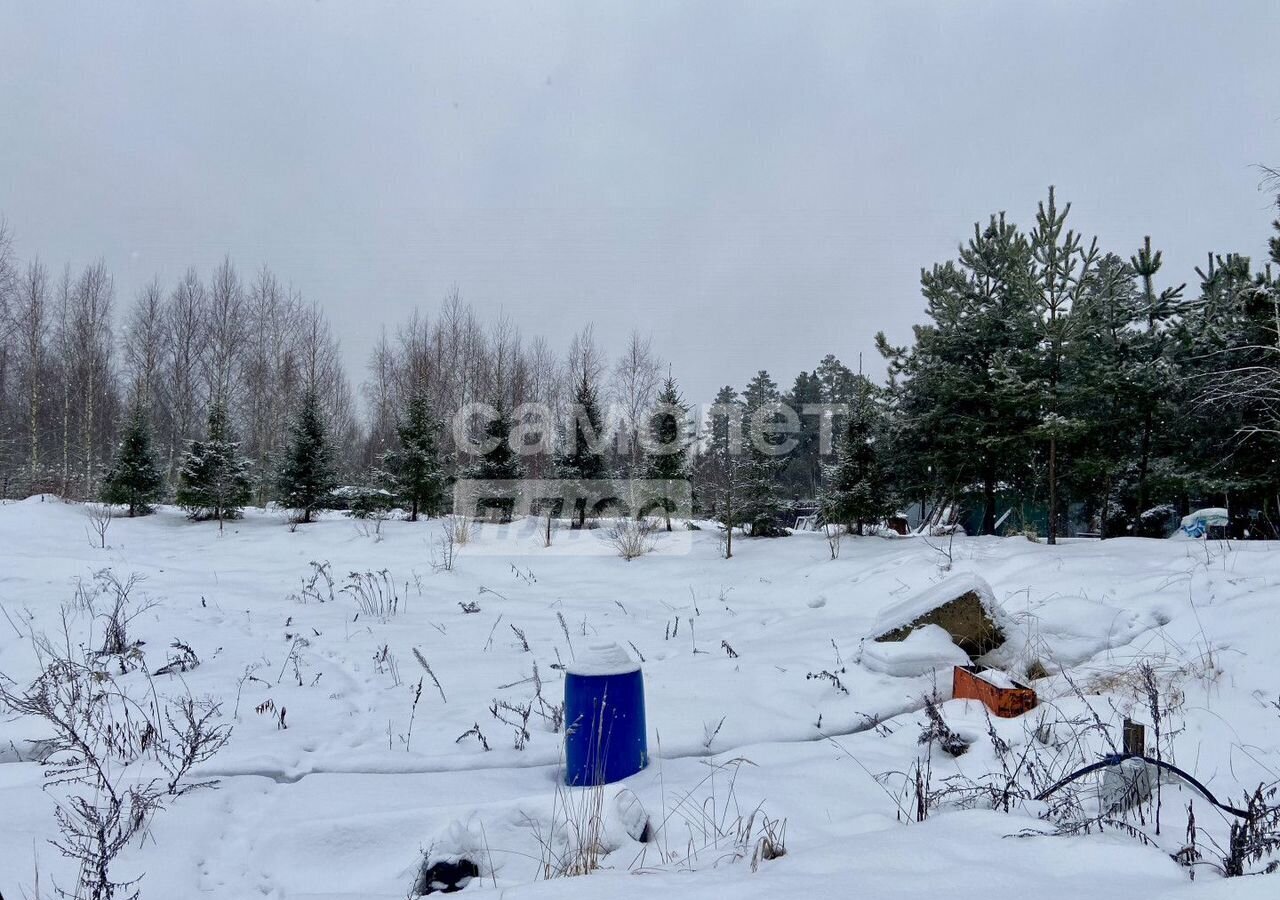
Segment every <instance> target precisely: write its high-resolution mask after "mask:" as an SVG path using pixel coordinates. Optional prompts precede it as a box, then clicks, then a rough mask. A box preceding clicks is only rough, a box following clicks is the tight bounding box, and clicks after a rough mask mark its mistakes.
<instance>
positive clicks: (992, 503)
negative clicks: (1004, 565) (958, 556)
mask: <svg viewBox="0 0 1280 900" xmlns="http://www.w3.org/2000/svg"><path fill="white" fill-rule="evenodd" d="M943 524H945V523H943ZM995 531H996V476H995V473H993V472H987V474H986V475H984V476H983V479H982V533H983V534H995Z"/></svg>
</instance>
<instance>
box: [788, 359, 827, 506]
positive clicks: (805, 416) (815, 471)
mask: <svg viewBox="0 0 1280 900" xmlns="http://www.w3.org/2000/svg"><path fill="white" fill-rule="evenodd" d="M828 359H834V357H828ZM783 402H785V403H786V404H787V406H789V407H791V409H793V410H795V412H796V413H797V414H798V415H799V417H800V431H799V432H798V433H797V434H796V448H795V449H794V450H793V451H791V452H790V453H789V454H787V459H786V463H785V467H784V470H783V473H782V480H783V484H784V485H785V488H786V490H787V493H788V495H789V496H791V497H794V498H797V499H800V498H804V499H806V500H811V499H813V498H815V497H817V496H818V488H819V485H820V483H821V481H822V455H823V454H822V450H823V447H822V435H823V429H824V428H830V427H831V425H830V424H829V423H828V422H827V421H825V419H826V418H828V417H829V414H814V412H813V409H814V408H815V407H817V408H821V407H820V404H823V403H825V402H826V401H825V400H824V399H823V392H822V382H821V380H820V379H819V378H818V375H817V373H816V372H801V373H800V374H799V375H797V376H796V380H795V381H794V382H793V383H792V385H791V390H790V391H789V392H788V393H787V395H786V397H785V398H784V400H783ZM828 449H829V448H828Z"/></svg>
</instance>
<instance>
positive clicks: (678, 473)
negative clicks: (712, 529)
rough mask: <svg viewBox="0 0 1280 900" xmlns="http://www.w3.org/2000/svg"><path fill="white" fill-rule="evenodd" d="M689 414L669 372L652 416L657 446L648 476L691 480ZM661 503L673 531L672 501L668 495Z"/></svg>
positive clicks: (651, 458)
mask: <svg viewBox="0 0 1280 900" xmlns="http://www.w3.org/2000/svg"><path fill="white" fill-rule="evenodd" d="M688 416H689V406H688V404H686V403H685V402H684V398H683V397H681V396H680V390H679V389H678V388H677V387H676V382H675V379H674V378H672V377H671V376H667V380H666V383H665V384H664V385H663V386H662V391H661V392H660V393H659V394H658V404H657V406H656V407H655V408H654V410H653V413H652V414H651V415H650V417H649V434H650V437H651V440H652V443H653V445H654V447H653V450H652V451H651V452H650V454H649V466H648V471H647V472H646V475H647V477H648V478H650V479H653V480H655V481H664V482H672V481H688V480H689V445H690V444H691V443H692V439H691V437H690V435H689V419H688ZM661 506H662V511H663V514H664V517H665V519H666V522H667V531H670V530H671V513H672V511H673V505H672V502H671V500H669V499H666V498H664V499H663V500H662V501H661Z"/></svg>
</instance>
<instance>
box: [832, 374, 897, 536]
mask: <svg viewBox="0 0 1280 900" xmlns="http://www.w3.org/2000/svg"><path fill="white" fill-rule="evenodd" d="M870 394H871V389H870V385H865V384H864V386H863V388H862V391H861V396H860V397H859V398H858V400H857V401H855V402H854V404H853V408H852V409H851V410H850V412H849V415H848V416H847V417H846V419H845V427H844V431H843V432H842V434H841V435H840V446H839V449H838V452H837V457H836V462H835V465H833V466H832V467H831V470H830V472H829V475H828V478H827V489H826V491H824V493H823V496H822V512H823V516H824V517H825V518H826V520H827V521H828V522H833V523H838V524H840V525H843V526H845V528H846V530H848V531H850V532H852V531H853V530H854V529H855V528H856V529H857V533H858V534H862V529H863V526H864V525H866V524H867V523H869V522H876V521H879V520H880V519H882V518H884V517H885V516H888V515H890V514H892V512H893V496H892V494H891V493H890V490H889V478H888V473H887V472H886V471H885V469H884V467H883V466H882V465H881V463H880V460H879V458H878V454H877V451H876V440H877V438H878V436H879V432H881V431H882V428H881V425H882V422H881V421H880V419H881V414H880V410H879V409H878V408H877V407H876V405H875V403H874V401H873V400H872V398H871V396H870Z"/></svg>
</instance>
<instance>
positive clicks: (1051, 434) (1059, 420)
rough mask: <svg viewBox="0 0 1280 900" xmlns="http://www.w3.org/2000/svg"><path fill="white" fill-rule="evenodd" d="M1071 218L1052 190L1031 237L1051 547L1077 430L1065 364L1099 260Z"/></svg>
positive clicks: (1040, 432)
mask: <svg viewBox="0 0 1280 900" xmlns="http://www.w3.org/2000/svg"><path fill="white" fill-rule="evenodd" d="M1070 213H1071V204H1070V203H1068V204H1067V205H1066V206H1065V207H1063V208H1062V211H1061V212H1059V211H1058V205H1057V199H1056V197H1055V193H1054V189H1053V187H1052V186H1050V188H1049V201H1048V203H1047V204H1045V203H1041V204H1040V207H1039V209H1038V210H1037V212H1036V227H1035V228H1034V229H1033V230H1032V232H1031V256H1032V260H1033V264H1032V267H1031V273H1030V276H1031V296H1032V302H1033V304H1034V306H1035V311H1036V315H1037V320H1038V322H1037V324H1038V325H1039V332H1040V337H1041V340H1040V341H1039V342H1038V343H1037V347H1038V348H1039V353H1038V354H1037V355H1038V356H1039V363H1040V365H1039V366H1038V367H1037V368H1038V369H1039V370H1040V371H1039V374H1040V376H1041V377H1040V379H1039V384H1038V387H1040V393H1041V395H1042V399H1041V404H1040V406H1041V408H1042V410H1043V413H1042V415H1041V420H1040V423H1039V425H1038V427H1037V428H1036V432H1037V434H1038V435H1039V436H1040V437H1042V438H1046V439H1047V440H1048V444H1049V465H1048V481H1049V522H1048V525H1049V528H1048V542H1049V543H1050V544H1056V543H1057V542H1058V444H1059V441H1061V440H1062V439H1063V438H1064V437H1068V436H1069V435H1070V434H1071V433H1072V431H1073V430H1075V429H1077V428H1078V425H1077V423H1075V422H1073V421H1072V420H1071V419H1070V418H1069V417H1068V416H1067V415H1064V406H1067V405H1069V404H1064V402H1063V397H1062V394H1063V378H1062V359H1063V355H1064V350H1065V348H1066V347H1067V346H1069V345H1070V343H1071V341H1072V340H1073V339H1074V338H1075V337H1076V336H1077V332H1078V331H1079V328H1078V326H1077V322H1078V321H1079V319H1078V317H1076V316H1074V315H1073V314H1072V313H1073V310H1074V308H1075V306H1076V304H1077V303H1078V302H1079V299H1080V296H1081V294H1082V293H1083V291H1084V289H1085V286H1086V285H1087V284H1088V279H1089V273H1090V270H1091V269H1092V267H1093V265H1094V263H1095V262H1096V261H1097V257H1098V239H1097V238H1094V239H1093V240H1092V241H1091V242H1090V244H1089V246H1088V248H1087V249H1086V248H1085V247H1084V246H1083V245H1082V243H1081V238H1080V235H1079V234H1078V233H1076V232H1075V231H1074V230H1073V229H1069V228H1067V227H1066V222H1067V216H1068V215H1069V214H1070Z"/></svg>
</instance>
